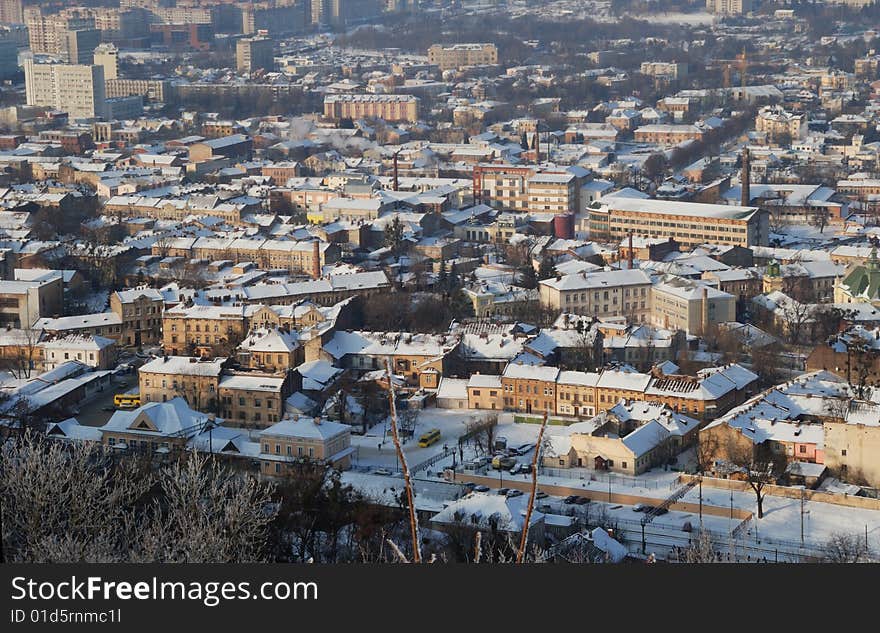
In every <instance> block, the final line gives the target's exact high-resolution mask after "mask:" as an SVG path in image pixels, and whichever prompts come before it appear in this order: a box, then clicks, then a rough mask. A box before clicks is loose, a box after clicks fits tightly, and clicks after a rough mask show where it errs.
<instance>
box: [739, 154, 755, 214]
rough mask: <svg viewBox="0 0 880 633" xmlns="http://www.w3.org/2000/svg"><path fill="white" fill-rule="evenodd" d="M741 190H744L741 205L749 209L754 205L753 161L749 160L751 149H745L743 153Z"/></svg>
mask: <svg viewBox="0 0 880 633" xmlns="http://www.w3.org/2000/svg"><path fill="white" fill-rule="evenodd" d="M739 179H740V183H741V186H740V189H741V190H742V197H741V199H740V204H742V206H744V207H747V206H749V205H750V204H751V203H752V191H751V179H752V170H751V161H750V160H749V148H748V147H744V148H743V151H742V174H741V175H740V178H739Z"/></svg>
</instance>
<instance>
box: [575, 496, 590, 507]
mask: <svg viewBox="0 0 880 633" xmlns="http://www.w3.org/2000/svg"><path fill="white" fill-rule="evenodd" d="M575 503H576V504H578V505H579V506H582V505H586V504H588V503H590V499H589V497H578V498H577V501H575Z"/></svg>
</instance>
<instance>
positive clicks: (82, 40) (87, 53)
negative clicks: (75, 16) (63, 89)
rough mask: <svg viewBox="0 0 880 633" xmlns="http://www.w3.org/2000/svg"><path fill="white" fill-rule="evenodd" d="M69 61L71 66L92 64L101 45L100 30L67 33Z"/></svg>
mask: <svg viewBox="0 0 880 633" xmlns="http://www.w3.org/2000/svg"><path fill="white" fill-rule="evenodd" d="M64 36H65V39H66V40H67V43H66V45H65V48H66V49H67V61H68V63H71V64H91V63H92V62H93V60H94V56H95V49H96V48H97V47H98V45H99V44H100V43H101V31H99V30H98V29H76V30H70V31H66V32H65V34H64Z"/></svg>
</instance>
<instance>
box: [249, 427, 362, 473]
mask: <svg viewBox="0 0 880 633" xmlns="http://www.w3.org/2000/svg"><path fill="white" fill-rule="evenodd" d="M260 445H261V451H260V457H259V459H260V472H261V473H262V474H264V475H274V476H281V475H285V474H287V473H289V472H290V470H291V464H293V463H295V462H296V461H301V460H316V461H322V462H326V463H329V464H331V465H332V466H334V467H336V468H339V469H342V470H347V469H348V468H349V467H350V466H351V455H352V454H353V453H354V451H355V449H354V447H353V446H352V445H351V427H350V426H349V425H347V424H340V423H338V422H331V421H330V420H325V419H323V418H297V419H296V420H282V421H280V422H278V423H276V424H273V425H272V426H270V427H269V428H267V429H263V430H262V431H260Z"/></svg>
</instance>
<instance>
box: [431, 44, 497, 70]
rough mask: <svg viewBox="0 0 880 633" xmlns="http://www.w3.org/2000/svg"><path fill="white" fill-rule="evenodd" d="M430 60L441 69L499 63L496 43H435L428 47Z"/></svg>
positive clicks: (456, 68)
mask: <svg viewBox="0 0 880 633" xmlns="http://www.w3.org/2000/svg"><path fill="white" fill-rule="evenodd" d="M428 62H429V63H431V64H436V65H437V66H439V67H440V70H458V69H459V68H463V67H465V66H489V65H492V64H497V63H498V47H496V46H495V45H494V44H488V43H483V44H451V45H447V46H444V45H443V44H434V45H433V46H431V47H430V48H428Z"/></svg>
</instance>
